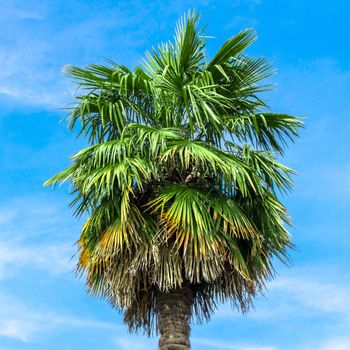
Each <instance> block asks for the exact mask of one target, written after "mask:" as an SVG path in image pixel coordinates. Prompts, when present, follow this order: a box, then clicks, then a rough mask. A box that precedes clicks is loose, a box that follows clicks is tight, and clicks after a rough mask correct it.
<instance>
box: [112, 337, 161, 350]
mask: <svg viewBox="0 0 350 350" xmlns="http://www.w3.org/2000/svg"><path fill="white" fill-rule="evenodd" d="M140 338H143V339H140ZM113 343H114V344H115V345H116V346H117V348H118V349H119V350H131V349H132V350H153V349H155V348H156V344H157V340H156V339H155V338H146V336H137V335H129V336H124V337H118V338H115V339H114V341H113Z"/></svg>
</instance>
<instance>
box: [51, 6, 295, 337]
mask: <svg viewBox="0 0 350 350" xmlns="http://www.w3.org/2000/svg"><path fill="white" fill-rule="evenodd" d="M198 24H199V17H198V16H197V15H196V14H195V13H194V12H189V13H188V14H187V15H185V16H184V17H183V19H182V20H180V22H179V23H178V25H177V27H176V30H175V37H174V41H173V42H168V43H165V44H160V45H159V46H158V47H157V48H155V49H153V50H152V51H151V52H149V53H147V55H146V59H145V61H144V63H143V66H142V67H136V69H135V70H134V71H131V70H129V69H128V68H127V67H125V66H120V65H118V64H115V63H113V62H109V63H110V65H109V66H102V65H90V66H88V67H87V68H78V67H73V66H69V67H67V74H68V75H69V76H70V77H72V78H73V79H75V80H76V82H77V83H78V86H79V88H80V90H79V91H80V95H78V96H77V101H76V104H75V105H74V107H73V108H72V110H71V112H70V114H69V116H68V125H69V127H70V128H71V129H73V128H75V129H78V133H79V134H80V135H81V136H83V137H85V138H86V139H87V141H88V142H89V144H90V146H89V147H87V148H86V149H83V150H82V151H80V152H78V153H77V154H75V155H74V156H73V157H72V165H71V166H69V167H68V168H67V169H65V170H63V171H62V172H61V173H59V174H57V175H56V176H54V177H53V178H51V179H50V180H48V181H47V182H46V185H55V184H57V183H59V182H64V181H68V180H69V181H70V183H71V186H72V194H73V195H74V196H75V198H74V200H73V202H72V205H73V206H75V208H76V214H77V215H78V216H82V215H87V219H86V222H85V224H84V226H83V228H82V232H81V236H80V238H79V240H78V247H79V254H80V259H79V262H78V269H79V271H81V272H82V273H83V274H84V275H85V276H86V280H87V285H88V287H89V289H90V291H91V292H92V293H94V294H97V295H100V296H103V297H104V298H106V299H107V300H108V301H109V302H110V303H111V304H112V305H113V306H115V307H117V308H119V309H122V310H123V311H124V314H125V322H126V323H127V324H128V325H129V327H130V328H131V329H142V330H143V331H145V332H146V333H149V334H150V333H152V331H154V330H157V329H156V323H155V319H156V317H157V300H158V299H157V298H158V295H159V293H162V292H164V291H168V290H171V289H173V288H177V287H181V286H182V285H183V284H190V286H191V289H192V291H193V305H192V308H193V312H192V315H193V316H194V317H197V319H198V320H199V321H201V320H203V319H208V318H209V317H210V316H211V314H212V312H213V310H214V309H215V306H216V303H217V302H223V301H226V300H230V301H232V303H233V305H235V306H237V307H238V308H239V309H241V310H243V311H245V310H247V309H248V308H249V306H250V305H251V302H252V299H253V298H254V296H255V295H256V294H257V293H258V292H259V291H260V290H261V289H262V288H263V286H264V283H265V281H266V280H267V279H269V278H271V277H273V275H274V267H273V260H274V258H278V259H280V260H281V261H283V262H285V261H286V260H287V259H288V248H290V247H292V243H291V239H290V236H289V233H288V231H287V228H286V227H287V226H288V225H289V224H290V219H289V217H288V214H287V212H286V208H285V207H284V206H283V204H282V203H281V202H280V201H279V199H278V194H279V193H280V192H283V191H288V190H290V189H291V187H292V181H291V175H292V174H293V171H292V170H291V169H290V168H288V167H286V166H285V165H283V164H281V163H280V162H279V161H277V159H276V154H279V155H281V154H283V151H284V149H285V147H286V145H287V143H288V142H289V141H293V140H294V138H295V137H297V135H298V134H297V133H298V129H299V128H300V127H301V125H302V123H301V121H300V119H299V118H296V117H293V116H289V115H286V114H275V113H271V112H269V111H268V109H267V106H266V104H265V102H264V101H263V99H262V98H261V97H260V95H261V93H262V92H264V91H266V90H268V89H269V88H270V87H269V85H268V84H264V83H263V81H264V79H266V78H268V77H270V76H271V75H272V74H273V69H272V67H271V64H270V63H269V62H268V61H267V60H266V59H264V58H252V57H249V56H246V55H245V54H244V51H245V49H246V48H247V47H248V46H249V45H251V44H252V43H253V42H254V41H255V39H256V34H255V32H254V31H252V30H250V29H248V30H245V31H242V32H241V33H239V34H238V35H236V36H235V37H232V38H230V39H228V40H227V41H226V42H225V43H224V44H223V46H222V47H221V48H220V49H219V50H218V52H217V53H216V55H214V57H213V58H212V59H210V60H207V58H206V53H205V36H204V34H203V32H199V31H198Z"/></svg>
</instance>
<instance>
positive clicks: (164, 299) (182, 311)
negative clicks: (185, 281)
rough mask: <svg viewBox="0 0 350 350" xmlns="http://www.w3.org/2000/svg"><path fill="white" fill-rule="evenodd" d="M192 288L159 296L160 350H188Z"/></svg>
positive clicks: (183, 287) (175, 290) (179, 289)
mask: <svg viewBox="0 0 350 350" xmlns="http://www.w3.org/2000/svg"><path fill="white" fill-rule="evenodd" d="M192 300H193V296H192V290H191V288H190V286H188V285H184V286H182V287H181V288H177V289H173V290H170V291H169V292H167V293H159V294H158V330H159V333H160V338H159V349H160V350H188V349H190V348H191V344H190V331H191V329H190V319H191V306H192Z"/></svg>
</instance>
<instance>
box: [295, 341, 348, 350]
mask: <svg viewBox="0 0 350 350" xmlns="http://www.w3.org/2000/svg"><path fill="white" fill-rule="evenodd" d="M314 349H317V350H349V349H350V338H336V339H331V340H326V341H324V342H323V343H321V344H314V345H312V346H307V347H305V348H303V349H302V350H314Z"/></svg>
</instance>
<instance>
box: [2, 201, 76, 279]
mask: <svg viewBox="0 0 350 350" xmlns="http://www.w3.org/2000/svg"><path fill="white" fill-rule="evenodd" d="M64 205H66V204H65V203H62V204H60V205H59V204H58V203H57V202H53V201H52V200H50V198H49V197H40V198H39V197H34V198H33V197H23V198H16V199H12V200H10V201H7V202H3V203H2V204H0V232H1V237H0V279H4V278H6V277H12V276H13V275H17V274H20V275H25V274H26V273H28V272H31V271H32V270H33V269H40V270H43V271H46V272H48V273H50V274H54V275H57V274H71V273H72V271H73V270H74V264H75V260H74V258H73V259H72V257H73V255H74V254H75V252H76V248H75V246H74V242H75V239H74V238H73V237H78V236H79V228H78V225H77V226H75V224H77V222H75V220H74V219H73V218H72V216H71V215H72V213H71V212H70V211H69V210H68V209H67V208H65V207H64ZM73 230H74V234H75V235H72V231H73Z"/></svg>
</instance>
